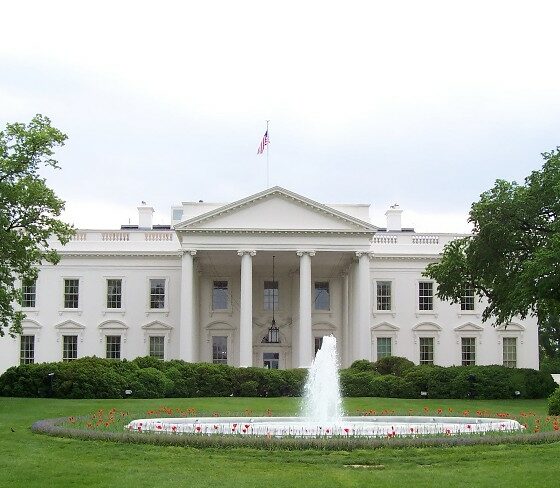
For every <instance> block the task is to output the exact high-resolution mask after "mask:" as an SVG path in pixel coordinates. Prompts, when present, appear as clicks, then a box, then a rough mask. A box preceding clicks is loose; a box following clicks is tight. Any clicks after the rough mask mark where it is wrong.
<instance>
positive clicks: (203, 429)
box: [126, 416, 524, 438]
mask: <svg viewBox="0 0 560 488" xmlns="http://www.w3.org/2000/svg"><path fill="white" fill-rule="evenodd" d="M126 428H127V429H128V430H130V431H136V432H160V433H168V434H196V435H238V436H262V437H264V436H266V437H302V438H304V437H366V438H380V437H395V436H399V437H403V436H406V437H418V436H424V435H438V434H439V435H458V434H476V433H479V434H484V433H487V432H512V431H520V430H522V429H523V428H524V427H523V426H522V425H521V424H520V423H519V422H517V421H515V420H509V419H497V418H479V417H476V418H475V417H419V416H416V417H414V416H410V417H402V416H399V417H389V416H382V417H342V418H340V419H339V420H329V421H323V422H318V421H313V420H311V419H306V418H304V417H200V418H150V419H137V420H133V421H132V422H130V423H129V424H128V425H127V426H126Z"/></svg>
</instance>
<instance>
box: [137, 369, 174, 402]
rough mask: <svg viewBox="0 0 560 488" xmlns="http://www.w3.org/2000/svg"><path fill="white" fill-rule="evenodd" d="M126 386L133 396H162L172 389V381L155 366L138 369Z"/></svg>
mask: <svg viewBox="0 0 560 488" xmlns="http://www.w3.org/2000/svg"><path fill="white" fill-rule="evenodd" d="M127 386H128V389H130V390H132V396H133V397H134V398H164V397H165V396H167V394H168V393H170V392H171V391H173V381H171V380H170V379H169V378H168V377H167V376H165V374H164V373H163V372H162V371H160V370H159V369H156V368H144V369H138V371H136V373H135V374H134V376H132V377H131V378H130V379H129V381H128V385H127Z"/></svg>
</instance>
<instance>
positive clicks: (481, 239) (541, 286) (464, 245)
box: [425, 148, 560, 324]
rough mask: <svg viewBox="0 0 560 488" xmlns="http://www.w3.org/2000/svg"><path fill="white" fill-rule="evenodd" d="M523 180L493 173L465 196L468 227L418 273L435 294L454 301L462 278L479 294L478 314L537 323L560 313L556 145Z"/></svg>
mask: <svg viewBox="0 0 560 488" xmlns="http://www.w3.org/2000/svg"><path fill="white" fill-rule="evenodd" d="M543 158H544V160H545V162H544V165H543V167H542V169H541V170H540V171H534V172H533V173H531V174H530V175H529V176H528V177H527V178H525V183H524V184H523V185H520V184H517V183H515V182H508V181H504V180H497V181H496V183H495V185H494V187H493V188H492V189H491V190H488V191H486V192H484V193H483V194H482V195H481V196H480V200H479V201H478V202H475V203H473V205H472V207H471V211H470V214H469V222H471V223H472V224H473V233H472V235H470V236H468V237H464V238H462V239H457V240H455V241H452V242H451V243H449V244H447V245H446V247H445V248H444V251H443V256H442V259H441V261H440V262H438V263H432V264H430V265H429V266H428V267H427V268H426V271H425V275H426V276H428V277H430V278H432V279H434V280H436V281H437V282H438V291H437V295H438V297H439V298H441V299H444V300H450V301H452V302H455V303H457V302H458V301H459V300H460V298H461V296H462V294H463V290H464V287H465V285H471V286H473V287H474V289H475V291H476V293H477V295H478V296H480V297H482V296H486V297H487V300H488V305H487V306H486V308H485V310H484V312H483V320H488V319H490V318H491V317H492V318H493V319H494V320H495V323H496V324H503V323H508V322H509V321H511V319H512V318H513V317H515V316H520V317H521V318H525V317H526V316H527V315H536V316H537V317H538V319H539V322H540V323H541V324H543V323H545V321H547V320H549V319H550V317H555V316H558V315H559V314H560V221H559V220H558V218H559V216H560V148H557V149H556V151H552V152H549V153H544V154H543Z"/></svg>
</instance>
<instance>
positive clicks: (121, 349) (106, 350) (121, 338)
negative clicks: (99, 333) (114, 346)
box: [104, 333, 123, 361]
mask: <svg viewBox="0 0 560 488" xmlns="http://www.w3.org/2000/svg"><path fill="white" fill-rule="evenodd" d="M115 337H118V338H119V357H118V358H117V357H109V338H111V339H113V338H115ZM104 342H105V359H114V360H116V361H122V359H123V347H122V346H123V336H122V334H114V333H110V334H105V341H104Z"/></svg>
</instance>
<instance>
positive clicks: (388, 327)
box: [371, 322, 400, 332]
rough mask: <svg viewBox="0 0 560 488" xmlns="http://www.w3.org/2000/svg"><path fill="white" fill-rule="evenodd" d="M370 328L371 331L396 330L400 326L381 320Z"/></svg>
mask: <svg viewBox="0 0 560 488" xmlns="http://www.w3.org/2000/svg"><path fill="white" fill-rule="evenodd" d="M371 330H372V332H398V331H399V330H400V328H399V327H397V326H396V325H393V324H390V323H389V322H381V323H380V324H378V325H374V326H373V327H372V328H371Z"/></svg>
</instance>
